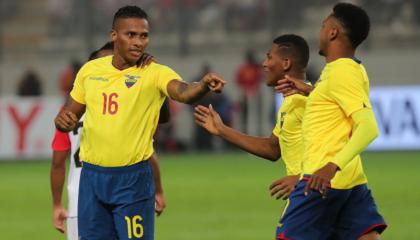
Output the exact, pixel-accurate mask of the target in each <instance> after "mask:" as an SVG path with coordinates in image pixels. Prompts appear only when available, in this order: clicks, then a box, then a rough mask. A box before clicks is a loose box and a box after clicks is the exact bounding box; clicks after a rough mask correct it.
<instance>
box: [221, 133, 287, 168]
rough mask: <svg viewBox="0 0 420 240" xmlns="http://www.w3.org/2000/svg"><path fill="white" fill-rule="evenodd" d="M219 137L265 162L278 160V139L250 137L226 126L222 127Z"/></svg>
mask: <svg viewBox="0 0 420 240" xmlns="http://www.w3.org/2000/svg"><path fill="white" fill-rule="evenodd" d="M219 136H220V137H221V138H223V139H225V140H226V141H228V142H230V143H233V144H235V145H236V146H238V147H239V148H241V149H243V150H245V151H247V152H249V153H252V154H254V155H256V156H259V157H262V158H265V159H267V160H270V161H276V160H278V159H279V158H280V148H279V144H278V139H277V138H276V137H274V136H272V137H271V138H264V137H255V136H250V135H246V134H243V133H241V132H239V131H237V130H235V129H233V128H230V127H227V126H223V127H222V129H221V131H220V135H219Z"/></svg>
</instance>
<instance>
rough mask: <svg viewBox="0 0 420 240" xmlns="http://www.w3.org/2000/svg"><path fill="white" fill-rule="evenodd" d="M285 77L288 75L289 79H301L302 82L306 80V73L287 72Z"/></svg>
mask: <svg viewBox="0 0 420 240" xmlns="http://www.w3.org/2000/svg"><path fill="white" fill-rule="evenodd" d="M287 75H289V76H290V77H292V78H295V79H301V80H303V81H305V80H306V72H305V71H293V72H288V73H287Z"/></svg>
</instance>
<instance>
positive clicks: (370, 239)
mask: <svg viewBox="0 0 420 240" xmlns="http://www.w3.org/2000/svg"><path fill="white" fill-rule="evenodd" d="M358 240H381V237H380V234H379V233H378V232H377V231H373V232H370V233H366V234H365V235H363V236H361V237H360V238H359V239H358Z"/></svg>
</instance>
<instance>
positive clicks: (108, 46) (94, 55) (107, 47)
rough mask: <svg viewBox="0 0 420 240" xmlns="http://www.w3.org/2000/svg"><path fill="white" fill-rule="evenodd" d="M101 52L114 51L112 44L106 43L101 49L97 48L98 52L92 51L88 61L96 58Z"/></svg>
mask: <svg viewBox="0 0 420 240" xmlns="http://www.w3.org/2000/svg"><path fill="white" fill-rule="evenodd" d="M103 50H114V42H107V43H105V45H103V46H102V47H101V48H99V49H98V50H95V51H93V52H92V53H91V54H90V55H89V61H91V60H93V59H96V58H97V57H98V53H99V52H100V51H103Z"/></svg>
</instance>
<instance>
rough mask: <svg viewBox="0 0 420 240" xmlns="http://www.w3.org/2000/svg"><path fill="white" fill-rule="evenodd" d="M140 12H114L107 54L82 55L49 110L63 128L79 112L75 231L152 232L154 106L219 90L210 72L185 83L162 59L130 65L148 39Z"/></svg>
mask: <svg viewBox="0 0 420 240" xmlns="http://www.w3.org/2000/svg"><path fill="white" fill-rule="evenodd" d="M147 18H148V17H147V14H146V13H145V12H144V11H143V10H142V9H141V8H139V7H137V6H126V7H122V8H120V9H119V10H118V11H117V12H116V13H115V15H114V19H113V24H112V31H111V39H112V41H113V42H114V52H113V54H114V55H113V56H109V57H104V58H99V59H96V60H93V61H90V62H88V63H86V64H85V65H84V66H83V67H82V68H81V69H80V71H79V73H78V74H77V77H76V80H75V83H74V86H73V90H72V91H71V93H70V97H69V100H68V101H67V103H66V105H65V106H64V109H63V110H62V111H61V112H60V113H59V114H58V115H57V117H56V118H55V124H56V127H57V129H59V130H60V131H65V132H68V131H71V130H73V129H74V128H75V126H76V124H77V122H78V120H79V119H80V117H81V116H82V115H83V114H84V113H85V112H86V114H85V118H84V122H83V135H82V138H81V144H80V158H81V159H83V167H82V172H81V176H80V189H79V203H78V218H79V219H78V220H79V224H78V227H79V236H80V239H82V240H85V239H89V240H94V239H101V240H103V239H143V240H150V239H153V238H154V237H153V234H154V213H153V212H154V192H155V186H154V184H153V179H152V170H151V167H150V163H149V161H148V159H150V157H151V155H152V154H153V145H152V144H153V143H152V137H153V134H154V132H155V129H156V126H157V123H158V118H159V109H160V107H161V106H162V104H163V102H164V100H165V98H166V96H169V97H171V98H172V99H174V100H176V101H179V102H183V103H192V102H194V101H195V100H198V99H200V98H201V97H203V96H204V95H205V94H206V93H207V92H208V91H214V92H220V91H221V90H222V89H223V86H224V84H225V81H224V80H223V79H222V78H221V77H219V76H217V75H216V74H213V73H210V74H207V75H205V76H204V77H203V78H202V80H201V81H200V82H198V83H192V84H187V83H185V82H183V81H181V77H180V76H179V75H178V74H177V73H175V72H174V71H173V70H172V69H170V68H169V67H167V66H164V65H160V64H157V63H151V64H150V65H148V66H146V67H144V68H140V67H138V66H137V65H136V62H137V61H138V59H139V58H140V57H141V56H142V54H143V53H144V51H145V50H146V48H147V46H148V43H149V23H148V20H147Z"/></svg>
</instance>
